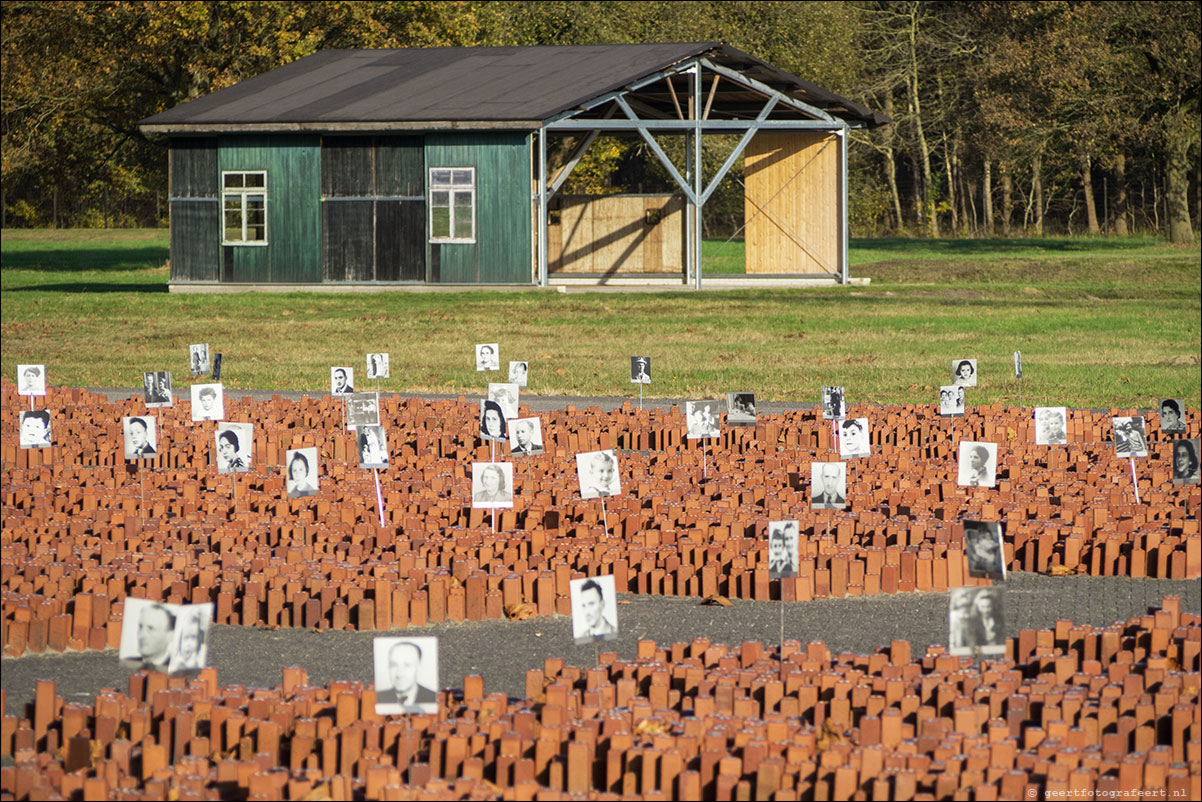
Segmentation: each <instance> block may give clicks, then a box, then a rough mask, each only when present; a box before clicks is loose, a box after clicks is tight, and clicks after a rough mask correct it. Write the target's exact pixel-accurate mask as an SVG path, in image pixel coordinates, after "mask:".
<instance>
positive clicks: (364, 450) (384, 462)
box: [355, 424, 388, 470]
mask: <svg viewBox="0 0 1202 802" xmlns="http://www.w3.org/2000/svg"><path fill="white" fill-rule="evenodd" d="M355 447H356V448H357V449H358V450H359V467H360V468H364V469H367V470H371V469H373V468H375V469H378V470H382V469H384V468H387V467H388V438H387V437H386V436H385V434H384V427H383V426H380V425H379V424H375V425H373V426H360V427H359V428H358V429H356V430H355Z"/></svg>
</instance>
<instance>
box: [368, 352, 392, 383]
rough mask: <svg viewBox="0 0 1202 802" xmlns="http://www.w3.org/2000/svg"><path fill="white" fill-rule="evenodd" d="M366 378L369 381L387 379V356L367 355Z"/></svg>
mask: <svg viewBox="0 0 1202 802" xmlns="http://www.w3.org/2000/svg"><path fill="white" fill-rule="evenodd" d="M367 378H369V379H387V378H388V354H368V355H367Z"/></svg>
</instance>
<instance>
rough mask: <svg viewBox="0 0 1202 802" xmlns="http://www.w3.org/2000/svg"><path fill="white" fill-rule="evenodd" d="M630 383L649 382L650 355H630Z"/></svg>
mask: <svg viewBox="0 0 1202 802" xmlns="http://www.w3.org/2000/svg"><path fill="white" fill-rule="evenodd" d="M630 383H631V384H651V357H649V356H632V357H631V358H630Z"/></svg>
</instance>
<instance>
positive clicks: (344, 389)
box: [330, 368, 355, 396]
mask: <svg viewBox="0 0 1202 802" xmlns="http://www.w3.org/2000/svg"><path fill="white" fill-rule="evenodd" d="M353 392H355V369H354V368H330V395H334V396H340V395H350V394H351V393H353Z"/></svg>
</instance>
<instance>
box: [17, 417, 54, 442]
mask: <svg viewBox="0 0 1202 802" xmlns="http://www.w3.org/2000/svg"><path fill="white" fill-rule="evenodd" d="M17 444H18V445H19V446H20V447H21V448H48V447H50V446H51V445H53V444H54V440H53V438H52V435H51V433H50V410H48V409H28V410H25V411H23V412H22V413H21V434H20V436H19V437H18V438H17Z"/></svg>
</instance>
